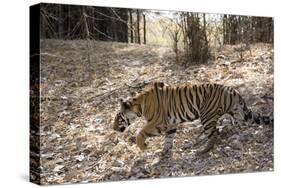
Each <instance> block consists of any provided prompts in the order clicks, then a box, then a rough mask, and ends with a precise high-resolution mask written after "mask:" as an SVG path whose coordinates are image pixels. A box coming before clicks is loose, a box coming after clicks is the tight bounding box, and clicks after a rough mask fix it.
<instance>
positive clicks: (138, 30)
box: [137, 10, 141, 44]
mask: <svg viewBox="0 0 281 188" xmlns="http://www.w3.org/2000/svg"><path fill="white" fill-rule="evenodd" d="M137 32H138V34H137V36H138V43H139V44H140V43H141V39H140V12H139V10H137Z"/></svg>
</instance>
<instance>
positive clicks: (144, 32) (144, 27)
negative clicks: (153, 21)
mask: <svg viewBox="0 0 281 188" xmlns="http://www.w3.org/2000/svg"><path fill="white" fill-rule="evenodd" d="M142 18H143V44H146V20H145V14H142Z"/></svg>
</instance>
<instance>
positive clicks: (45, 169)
mask: <svg viewBox="0 0 281 188" xmlns="http://www.w3.org/2000/svg"><path fill="white" fill-rule="evenodd" d="M41 44H42V49H41V53H42V57H41V71H42V72H41V83H42V84H41V96H42V101H41V127H40V136H41V140H40V143H41V154H40V155H41V166H40V169H41V171H42V175H41V177H42V180H41V181H42V182H41V183H42V184H58V183H75V182H99V181H114V180H127V179H142V178H160V177H167V176H191V175H206V174H223V173H236V172H252V171H271V170H273V128H272V126H266V125H260V126H258V125H255V124H254V125H246V124H244V125H242V126H237V127H236V126H231V125H229V126H225V128H224V129H223V134H221V135H220V137H219V138H220V141H219V142H218V143H217V145H216V147H215V148H214V149H213V150H212V151H211V152H209V153H208V154H206V155H203V156H196V155H195V152H194V150H193V149H192V148H191V149H184V147H183V146H184V145H185V143H186V142H187V143H188V141H189V140H191V139H192V138H194V135H195V133H196V130H197V129H196V128H191V127H193V126H189V125H181V127H182V128H181V129H180V130H179V131H178V134H177V136H176V138H175V145H174V148H173V153H172V156H170V157H169V158H161V155H160V154H161V149H162V147H163V139H164V137H163V136H159V137H155V138H149V139H148V150H147V151H146V152H141V151H140V150H139V149H138V147H137V146H136V144H135V139H134V138H135V135H136V132H137V130H138V129H139V128H140V127H141V126H142V125H143V123H144V121H143V120H142V119H138V120H137V121H136V122H134V123H133V124H132V125H131V126H130V128H128V129H127V130H126V131H125V132H124V133H119V132H115V131H113V130H112V123H113V119H114V117H115V115H116V113H117V112H118V110H119V104H118V99H119V98H121V97H124V98H126V97H127V96H129V93H130V92H131V91H134V90H138V87H137V86H138V85H141V84H142V83H144V82H149V81H164V82H166V83H168V84H179V83H189V84H196V83H214V82H215V83H220V84H224V85H228V86H232V87H234V88H235V89H237V90H238V91H239V92H240V93H241V95H242V96H243V97H244V98H245V100H246V101H247V104H248V106H249V107H251V108H252V109H253V110H254V111H257V112H260V113H262V114H272V112H273V100H272V97H273V49H272V46H270V45H265V44H256V45H253V46H252V48H251V53H250V52H249V51H245V52H243V53H244V54H243V59H241V56H240V54H239V52H237V50H235V47H232V46H225V47H224V48H223V49H222V51H221V52H220V53H221V55H223V56H222V59H221V58H219V59H218V60H216V61H214V62H210V63H209V64H206V65H193V66H182V65H178V64H176V63H174V55H173V53H172V51H171V50H170V49H169V48H164V47H157V46H145V45H133V44H121V43H111V42H96V41H95V42H91V44H90V47H91V50H90V53H89V54H90V57H89V58H90V59H89V58H88V55H89V54H88V50H87V45H86V42H85V41H57V40H45V41H41ZM219 55H220V54H219ZM224 124H225V125H226V124H229V123H228V121H225V122H224ZM230 126H231V128H230Z"/></svg>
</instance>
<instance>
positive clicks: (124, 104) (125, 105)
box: [118, 98, 130, 110]
mask: <svg viewBox="0 0 281 188" xmlns="http://www.w3.org/2000/svg"><path fill="white" fill-rule="evenodd" d="M118 101H119V103H120V106H121V110H124V109H127V108H129V107H130V103H129V102H127V101H126V100H124V99H123V98H120V99H118Z"/></svg>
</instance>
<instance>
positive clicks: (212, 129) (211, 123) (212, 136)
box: [194, 114, 221, 155]
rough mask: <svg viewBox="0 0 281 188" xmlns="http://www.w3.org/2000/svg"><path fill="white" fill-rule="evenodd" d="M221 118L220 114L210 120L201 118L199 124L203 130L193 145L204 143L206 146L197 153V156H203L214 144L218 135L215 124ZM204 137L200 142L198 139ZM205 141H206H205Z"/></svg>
mask: <svg viewBox="0 0 281 188" xmlns="http://www.w3.org/2000/svg"><path fill="white" fill-rule="evenodd" d="M220 117H221V115H220V114H217V115H215V116H213V117H212V118H209V117H203V118H202V120H201V122H202V124H203V127H202V128H203V130H202V132H201V133H200V135H199V136H198V137H197V139H196V143H195V144H194V145H195V146H197V145H198V144H199V143H200V144H201V143H202V142H206V146H205V147H204V148H203V149H200V150H198V151H197V154H199V155H200V154H204V153H206V152H208V151H210V150H211V149H212V148H213V147H214V145H215V144H216V141H217V137H218V135H219V131H218V129H217V123H218V120H219V118H220ZM203 134H204V135H206V136H205V138H204V139H203V140H202V139H201V138H200V137H201V136H202V135H203ZM206 140H207V141H206Z"/></svg>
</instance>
